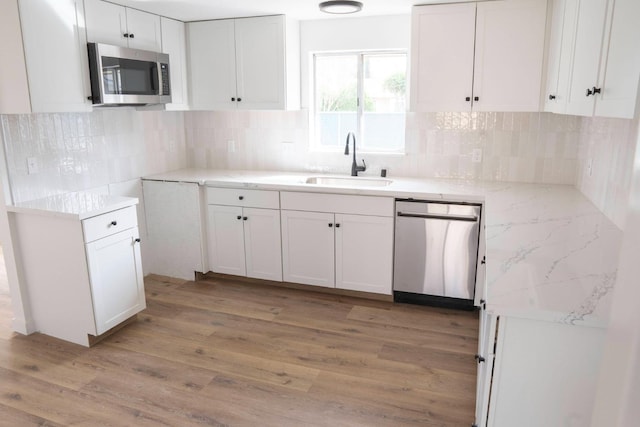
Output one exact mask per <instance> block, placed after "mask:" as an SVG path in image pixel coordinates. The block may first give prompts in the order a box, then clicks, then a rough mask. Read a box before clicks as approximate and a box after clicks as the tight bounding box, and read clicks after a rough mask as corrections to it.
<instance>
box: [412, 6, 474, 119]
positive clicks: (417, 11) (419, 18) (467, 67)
mask: <svg viewBox="0 0 640 427" xmlns="http://www.w3.org/2000/svg"><path fill="white" fill-rule="evenodd" d="M475 19H476V5H475V3H465V4H455V5H435V6H417V7H414V9H413V17H412V29H411V31H412V38H411V58H412V59H411V110H412V111H425V112H428V111H468V110H470V108H471V96H472V82H473V50H474V37H475Z"/></svg>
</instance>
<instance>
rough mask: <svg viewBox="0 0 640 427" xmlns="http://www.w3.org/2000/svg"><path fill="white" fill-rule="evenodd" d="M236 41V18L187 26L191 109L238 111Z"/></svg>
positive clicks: (191, 23) (194, 23) (193, 23)
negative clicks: (236, 99) (236, 109)
mask: <svg viewBox="0 0 640 427" xmlns="http://www.w3.org/2000/svg"><path fill="white" fill-rule="evenodd" d="M234 39H235V35H234V20H233V19H224V20H219V21H203V22H190V23H188V24H187V46H188V57H187V61H188V63H189V67H188V70H189V90H190V92H189V99H190V102H191V109H193V110H215V109H222V110H224V109H235V108H236V101H235V98H236V52H235V41H234ZM232 98H233V100H232Z"/></svg>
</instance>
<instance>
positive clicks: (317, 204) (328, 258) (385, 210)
mask: <svg viewBox="0 0 640 427" xmlns="http://www.w3.org/2000/svg"><path fill="white" fill-rule="evenodd" d="M280 194H281V204H282V208H283V210H282V213H281V217H282V258H283V262H282V268H283V279H284V280H285V281H286V282H293V283H303V284H308V285H315V286H324V287H330V288H338V289H348V290H355V291H363V292H372V293H379V294H386V295H391V291H392V289H391V285H392V279H393V217H392V215H393V199H390V198H382V197H370V196H346V195H335V194H309V193H290V192H281V193H280ZM286 207H290V208H291V209H285V208H286ZM304 209H310V210H309V211H306V210H304ZM311 209H315V210H311ZM318 210H326V211H325V212H319V211H318ZM366 213H369V215H367V214H366Z"/></svg>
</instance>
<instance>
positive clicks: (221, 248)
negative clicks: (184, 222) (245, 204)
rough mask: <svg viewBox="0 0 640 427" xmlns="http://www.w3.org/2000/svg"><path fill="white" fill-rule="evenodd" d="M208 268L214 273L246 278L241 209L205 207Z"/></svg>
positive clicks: (218, 206) (216, 206) (235, 207)
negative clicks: (206, 210) (206, 212)
mask: <svg viewBox="0 0 640 427" xmlns="http://www.w3.org/2000/svg"><path fill="white" fill-rule="evenodd" d="M207 209H208V214H207V219H208V223H207V230H208V236H209V238H208V243H209V268H210V269H211V271H213V272H215V273H224V274H233V275H236V276H246V275H247V270H246V266H245V256H244V232H243V225H242V223H243V222H244V221H243V218H244V217H243V215H242V208H241V207H238V206H220V205H209V206H208V207H207Z"/></svg>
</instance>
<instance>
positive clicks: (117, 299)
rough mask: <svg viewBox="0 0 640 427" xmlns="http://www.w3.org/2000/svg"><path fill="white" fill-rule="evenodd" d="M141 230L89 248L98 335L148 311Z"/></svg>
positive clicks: (88, 257) (108, 238) (125, 232)
mask: <svg viewBox="0 0 640 427" xmlns="http://www.w3.org/2000/svg"><path fill="white" fill-rule="evenodd" d="M137 239H138V228H137V227H135V228H132V229H129V230H126V231H123V232H121V233H117V234H113V235H111V236H109V237H105V238H103V239H100V240H96V241H94V242H91V243H87V244H86V251H87V264H88V266H89V278H90V283H91V298H92V300H93V310H94V315H95V321H96V331H97V334H98V335H99V334H102V333H104V332H106V331H108V330H109V329H111V328H112V327H114V326H116V325H118V324H119V323H120V322H122V321H124V320H126V319H128V318H129V317H131V316H133V315H134V314H136V313H138V312H139V311H141V310H143V309H144V308H145V307H146V304H145V298H144V282H143V278H142V264H141V262H140V245H139V243H138V242H137V241H136V240H137Z"/></svg>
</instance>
